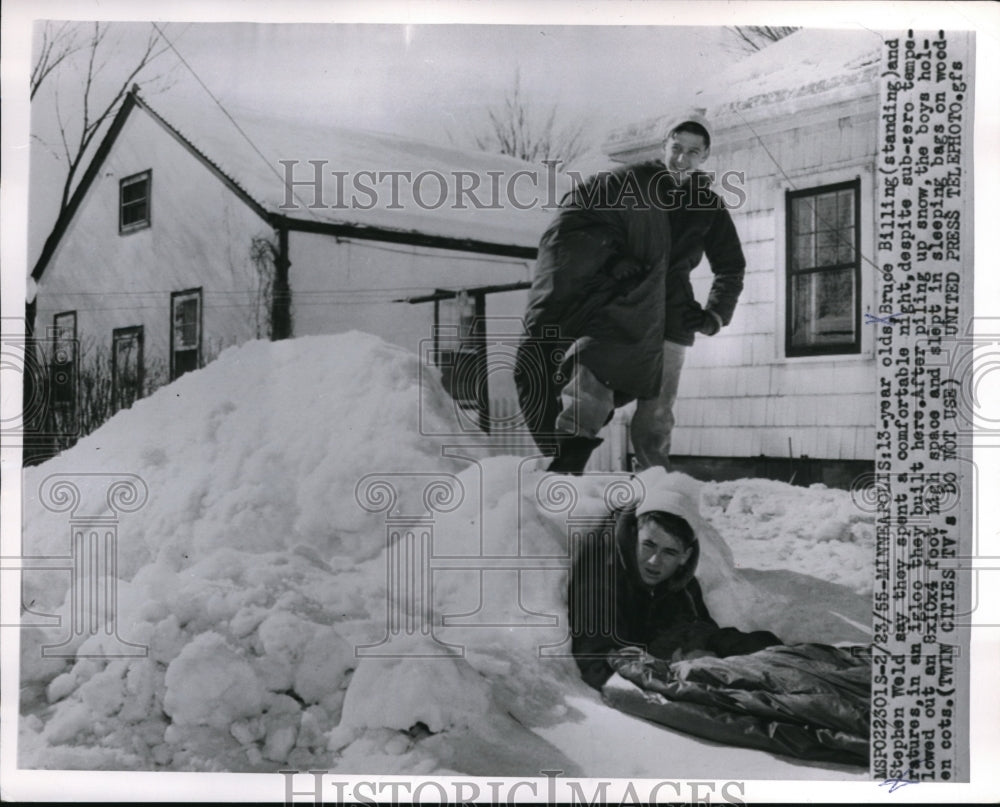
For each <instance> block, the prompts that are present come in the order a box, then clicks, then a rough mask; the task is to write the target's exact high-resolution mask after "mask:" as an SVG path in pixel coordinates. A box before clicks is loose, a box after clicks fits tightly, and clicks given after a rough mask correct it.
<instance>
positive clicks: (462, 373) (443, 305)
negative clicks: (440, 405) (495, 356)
mask: <svg viewBox="0 0 1000 807" xmlns="http://www.w3.org/2000/svg"><path fill="white" fill-rule="evenodd" d="M485 309H486V298H485V296H484V295H482V294H474V295H469V294H467V293H466V292H464V291H460V292H458V293H457V294H456V295H455V296H454V297H446V298H443V299H438V300H435V301H434V325H435V327H434V336H435V343H436V344H435V347H436V350H435V351H434V356H435V360H436V363H437V365H438V367H440V368H441V383H442V384H443V385H444V388H445V390H446V391H447V392H448V394H449V395H451V397H452V398H454V399H455V402H456V403H457V404H458V405H459V406H460V407H461V408H462V409H465V410H467V411H469V412H471V413H473V414H474V415H476V417H477V421H478V423H479V425H480V428H482V429H483V430H484V431H488V430H489V396H488V394H487V384H488V380H487V377H486V340H485V334H484V331H483V328H484V325H485Z"/></svg>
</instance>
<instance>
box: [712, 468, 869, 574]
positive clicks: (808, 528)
mask: <svg viewBox="0 0 1000 807" xmlns="http://www.w3.org/2000/svg"><path fill="white" fill-rule="evenodd" d="M701 512H702V514H703V515H704V516H705V517H706V518H707V519H708V521H709V522H710V523H711V524H712V526H713V527H715V529H717V530H718V531H719V532H720V533H722V535H723V536H725V539H726V542H727V543H728V544H729V546H730V547H731V548H732V550H733V555H734V557H735V560H736V565H737V566H739V567H750V568H754V569H792V570H794V571H797V572H801V573H803V574H808V575H812V576H813V577H818V578H820V579H821V580H828V581H830V582H832V583H839V584H841V585H844V586H849V587H850V588H852V589H854V590H855V591H857V592H858V593H859V594H870V593H871V590H872V559H873V557H874V552H875V523H874V514H873V513H872V512H871V509H869V510H867V511H866V510H863V509H862V508H860V507H859V506H858V504H857V503H856V502H855V501H854V500H853V498H852V496H851V494H850V493H849V492H848V491H844V490H835V489H831V488H827V487H825V486H823V485H820V484H816V485H813V486H811V487H810V488H801V487H794V486H792V485H787V484H785V483H784V482H777V481H771V480H768V479H741V480H739V481H736V482H710V483H707V484H705V485H704V486H703V488H702V491H701Z"/></svg>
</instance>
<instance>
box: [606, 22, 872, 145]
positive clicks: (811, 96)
mask: <svg viewBox="0 0 1000 807" xmlns="http://www.w3.org/2000/svg"><path fill="white" fill-rule="evenodd" d="M881 47H882V37H881V35H879V34H878V33H877V32H874V31H870V30H868V29H852V30H840V29H837V30H833V29H803V30H800V31H796V32H795V33H793V34H790V35H789V36H787V37H785V38H784V39H781V40H779V41H778V42H775V43H774V44H772V45H769V46H768V47H766V48H764V49H763V50H761V51H758V52H757V53H754V54H752V55H751V56H748V57H747V58H745V59H741V60H738V61H735V62H732V63H731V64H729V65H728V66H726V67H724V68H723V69H722V70H721V71H716V72H711V73H709V77H708V78H706V81H705V83H704V84H703V85H702V86H701V87H700V88H697V89H696V90H695V91H694V92H687V93H685V92H683V91H680V92H677V93H675V94H673V95H672V96H671V97H669V98H668V99H667V100H666V101H665V102H664V104H663V108H665V109H668V110H671V111H670V112H668V113H667V114H663V115H658V116H656V117H651V118H647V119H644V120H642V121H638V122H636V123H633V124H630V125H628V126H623V127H621V128H619V129H615V130H614V131H612V132H611V133H610V134H609V136H608V138H607V140H606V141H605V143H604V150H605V152H606V153H608V154H612V155H613V154H618V153H625V152H629V151H632V150H634V149H637V148H642V147H645V146H648V145H650V144H651V143H653V142H655V141H657V140H659V139H662V137H663V134H664V129H665V127H666V125H667V124H668V123H669V122H670V121H671V120H672V119H673V114H674V111H675V110H677V109H682V108H690V107H700V108H703V109H706V110H707V114H708V118H709V120H710V121H711V122H712V124H713V128H714V129H715V130H716V131H717V132H718V131H722V130H724V129H726V128H730V127H736V126H739V125H740V124H743V123H746V122H748V121H750V120H757V119H762V118H774V117H776V116H778V115H794V114H795V113H796V112H801V111H803V110H804V109H812V108H815V107H819V106H826V105H829V104H832V103H834V102H836V101H839V100H845V99H850V98H857V97H862V96H866V95H872V94H873V93H877V91H878V84H877V78H878V69H879V62H880V55H881Z"/></svg>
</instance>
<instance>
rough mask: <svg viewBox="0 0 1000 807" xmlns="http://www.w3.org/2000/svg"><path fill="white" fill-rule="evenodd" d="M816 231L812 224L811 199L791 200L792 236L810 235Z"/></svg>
mask: <svg viewBox="0 0 1000 807" xmlns="http://www.w3.org/2000/svg"><path fill="white" fill-rule="evenodd" d="M815 229H816V227H815V225H814V224H813V204H812V199H809V198H805V199H793V200H792V234H793V235H799V234H801V233H811V232H813V231H814V230H815Z"/></svg>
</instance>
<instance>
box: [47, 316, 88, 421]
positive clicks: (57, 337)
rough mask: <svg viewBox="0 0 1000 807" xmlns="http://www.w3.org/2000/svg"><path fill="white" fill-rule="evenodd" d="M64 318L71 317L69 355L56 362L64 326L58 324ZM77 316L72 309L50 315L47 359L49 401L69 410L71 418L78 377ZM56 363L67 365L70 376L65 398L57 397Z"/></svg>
mask: <svg viewBox="0 0 1000 807" xmlns="http://www.w3.org/2000/svg"><path fill="white" fill-rule="evenodd" d="M66 318H72V326H69V327H68V328H67V330H69V331H70V333H69V336H68V337H67V339H68V341H69V342H70V351H71V355H70V356H69V358H68V360H67V361H65V362H58V361H57V357H58V356H59V353H60V348H61V344H60V343H61V342H62V341H63V335H62V331H63V328H64V327H66V326H62V325H60V320H64V319H66ZM78 321H79V318H78V317H77V312H76V310H72V311H60V312H58V313H57V314H53V315H52V357H51V360H50V361H49V384H50V389H51V390H52V397H51V401H52V404H53V406H55V407H57V408H58V407H65V408H67V409H68V410H69V412H68V414H69V416H70V417H71V418H73V417H75V416H76V401H77V396H76V391H77V380H78V377H79V360H80V354H79V342H78V340H77V323H78ZM58 365H69V368H70V369H69V373H70V378H69V382H68V384H66V385H65V386H66V387H68V388H69V393H68V397H67V398H63V397H57V395H56V390H58V389H59V388H60V386H63V385H60V384H59V383H58V380H57V378H56V374H57V372H58V370H57V366H58Z"/></svg>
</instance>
